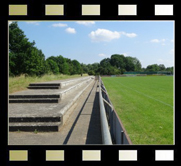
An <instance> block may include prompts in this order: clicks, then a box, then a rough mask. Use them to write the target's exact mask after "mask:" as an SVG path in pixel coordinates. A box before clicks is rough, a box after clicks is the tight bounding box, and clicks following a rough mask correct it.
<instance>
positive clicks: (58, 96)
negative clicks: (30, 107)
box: [9, 94, 60, 99]
mask: <svg viewBox="0 0 181 166" xmlns="http://www.w3.org/2000/svg"><path fill="white" fill-rule="evenodd" d="M21 98H24V99H25V98H60V95H44V94H42V95H9V99H21Z"/></svg>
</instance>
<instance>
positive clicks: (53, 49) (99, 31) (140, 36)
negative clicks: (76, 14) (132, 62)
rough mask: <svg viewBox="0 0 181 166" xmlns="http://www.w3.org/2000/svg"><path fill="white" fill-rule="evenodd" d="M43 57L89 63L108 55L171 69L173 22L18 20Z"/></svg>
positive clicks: (172, 58)
mask: <svg viewBox="0 0 181 166" xmlns="http://www.w3.org/2000/svg"><path fill="white" fill-rule="evenodd" d="M18 25H19V27H20V28H21V29H22V30H23V31H24V33H25V35H26V37H27V38H28V39H29V41H31V42H32V41H33V40H34V41H35V43H36V45H35V46H36V47H37V48H38V49H41V50H42V51H43V53H44V55H45V57H46V58H48V57H49V56H52V55H53V56H58V55H62V56H63V57H66V58H70V59H71V60H73V59H76V60H78V61H79V62H80V63H84V64H89V63H90V64H92V63H95V62H100V61H101V60H102V59H104V58H107V57H110V56H111V55H112V54H124V56H132V57H136V58H138V59H139V60H140V62H141V64H142V67H146V66H147V65H150V64H155V63H156V64H164V65H165V67H171V66H174V22H173V21H39V22H37V21H18Z"/></svg>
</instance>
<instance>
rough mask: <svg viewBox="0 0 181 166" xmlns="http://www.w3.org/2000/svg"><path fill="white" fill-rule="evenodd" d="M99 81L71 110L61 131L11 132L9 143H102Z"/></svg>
mask: <svg viewBox="0 0 181 166" xmlns="http://www.w3.org/2000/svg"><path fill="white" fill-rule="evenodd" d="M97 85H98V82H97V81H93V82H92V83H91V85H90V86H89V87H88V88H87V89H86V90H85V91H84V92H83V94H82V95H81V97H80V98H79V99H78V100H77V102H76V103H75V104H74V106H73V107H72V108H71V110H70V111H68V112H67V113H66V115H65V116H64V120H65V121H66V122H65V123H64V125H63V126H62V127H61V128H60V131H59V132H46V133H43V132H39V133H33V132H9V137H8V138H9V140H8V141H9V145H62V144H69V145H85V144H101V143H102V142H101V126H100V113H99V95H98V87H97Z"/></svg>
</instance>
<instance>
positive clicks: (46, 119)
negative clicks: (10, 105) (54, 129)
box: [9, 115, 63, 123]
mask: <svg viewBox="0 0 181 166" xmlns="http://www.w3.org/2000/svg"><path fill="white" fill-rule="evenodd" d="M62 121H63V116H62V115H59V116H58V115H57V116H46V117H45V116H24V117H23V116H18V117H9V123H24V122H62Z"/></svg>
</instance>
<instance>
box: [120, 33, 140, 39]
mask: <svg viewBox="0 0 181 166" xmlns="http://www.w3.org/2000/svg"><path fill="white" fill-rule="evenodd" d="M121 34H122V35H125V36H127V37H130V38H132V37H136V36H137V34H136V33H126V32H121Z"/></svg>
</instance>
